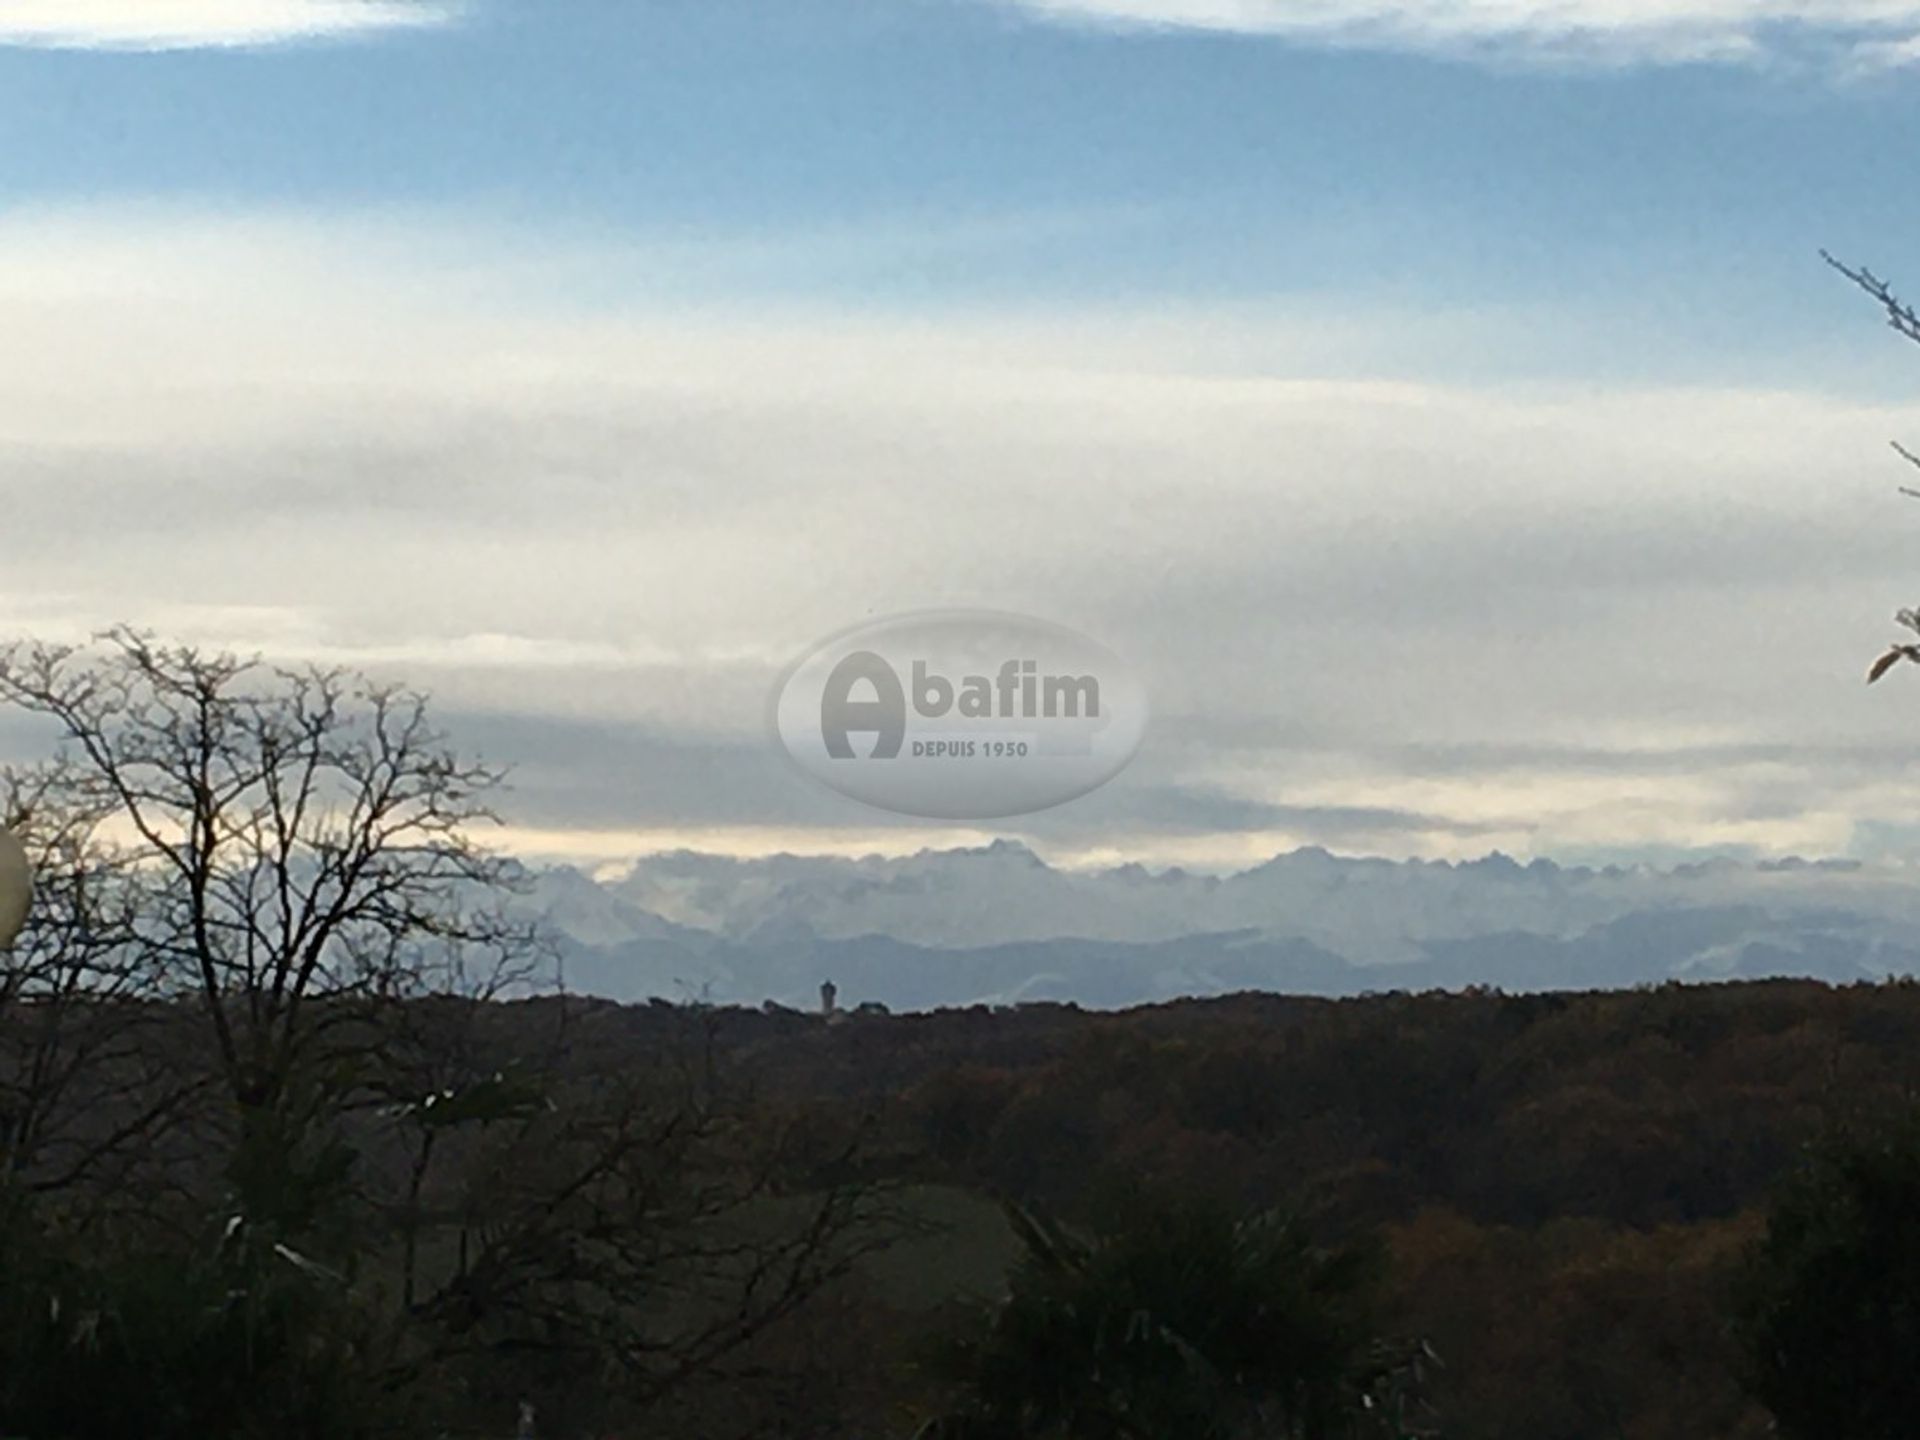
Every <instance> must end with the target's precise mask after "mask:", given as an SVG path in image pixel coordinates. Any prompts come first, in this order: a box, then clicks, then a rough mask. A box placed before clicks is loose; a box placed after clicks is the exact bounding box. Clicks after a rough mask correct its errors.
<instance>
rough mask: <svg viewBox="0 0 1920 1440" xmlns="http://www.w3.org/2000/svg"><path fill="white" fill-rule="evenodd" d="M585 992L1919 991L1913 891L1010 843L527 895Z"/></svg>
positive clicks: (679, 861) (1894, 882) (1676, 872)
mask: <svg viewBox="0 0 1920 1440" xmlns="http://www.w3.org/2000/svg"><path fill="white" fill-rule="evenodd" d="M528 878H529V880H530V882H531V886H530V889H529V891H528V893H527V894H526V895H525V896H524V897H523V898H522V900H521V901H520V902H519V903H521V904H522V905H525V906H527V907H529V908H530V910H531V911H532V912H533V913H535V914H537V915H539V916H540V917H542V918H543V919H544V920H545V921H546V923H547V925H548V927H549V928H550V930H551V931H552V933H553V934H554V936H555V937H556V939H557V941H558V942H559V943H560V945H561V948H562V952H563V954H564V956H565V959H566V963H567V978H568V983H569V984H570V985H571V986H572V987H573V988H574V989H577V990H581V991H585V992H588V993H592V994H598V995H605V996H608V997H610V998H615V999H621V1000H641V999H646V998H649V997H652V996H660V997H663V998H667V999H675V1000H683V999H688V998H705V999H708V1000H711V1001H713V1002H715V1003H723V1004H750V1005H757V1004H760V1003H762V1002H764V1001H768V1000H772V1001H775V1002H778V1003H780V1004H785V1005H791V1006H795V1007H805V1008H812V1007H813V1006H814V1005H816V1004H817V996H818V987H819V985H820V982H821V981H822V980H826V979H831V980H833V981H834V982H835V983H836V985H837V986H838V987H839V990H840V994H841V996H842V999H843V1002H844V1003H848V1004H852V1003H857V1002H860V1001H868V1000H872V1001H878V1002H880V1003H882V1004H885V1005H887V1006H889V1007H891V1008H894V1009H903V1008H905V1009H919V1008H929V1007H934V1006H941V1005H965V1004H973V1003H982V1002H984V1003H1015V1002H1018V1001H1020V1000H1032V999H1048V1000H1071V1001H1075V1002H1077V1003H1079V1004H1082V1005H1086V1006H1091V1007H1117V1006H1124V1005H1132V1004H1143V1003H1149V1002H1153V1001H1157V1000H1163V999H1169V998H1173V997H1175V996H1180V995H1206V994H1218V993H1223V992H1228V991H1234V990H1247V989H1259V990H1282V991H1298V992H1303V993H1311V994H1352V993H1360V992H1362V991H1368V990H1395V989H1406V990H1420V989H1429V988H1436V987H1438V988H1460V987H1464V986H1466V985H1472V984H1483V985H1498V986H1500V987H1502V988H1505V989H1509V990H1537V989H1564V988H1574V989H1585V988H1611V987H1623V986H1631V985H1637V984H1646V983H1657V982H1660V981H1664V980H1669V979H1678V980H1711V979H1719V978H1731V977H1755V976H1764V975H1806V976H1813V977H1816V978H1822V979H1827V980H1832V981H1836V982H1844V981H1851V980H1866V979H1874V980H1877V979H1882V978H1884V977H1886V976H1888V975H1890V974H1909V973H1920V868H1910V867H1906V866H1897V865H1867V864H1862V863H1858V862H1853V861H1800V860H1783V861H1769V862H1749V861H1737V860H1721V859H1716V860H1709V861H1703V862H1700V863H1695V864H1686V865H1680V866H1676V867H1673V868H1669V869H1655V868H1648V867H1608V868H1604V869H1591V868H1584V867H1562V866H1558V865H1555V864H1553V863H1551V862H1548V861H1535V862H1533V863H1532V864H1527V865H1522V864H1519V863H1517V862H1515V861H1513V860H1511V859H1508V858H1507V857H1505V856H1502V855H1497V854H1496V855H1491V856H1488V857H1487V858H1485V859H1482V860H1476V861H1468V862H1462V863H1450V862H1444V861H1437V862H1436V861H1418V860H1414V861H1390V860H1377V859H1357V858H1345V857H1339V856H1334V855H1330V854H1328V853H1327V852H1326V851H1324V850H1317V849H1309V850H1298V851H1294V852H1293V853H1291V854H1287V855H1281V856H1277V857H1275V858H1274V859H1272V860H1270V861H1268V862H1266V863H1265V864H1262V865H1259V866H1256V867H1254V868H1253V869H1250V870H1245V871H1242V872H1239V873H1237V874H1233V875H1226V876H1220V875H1209V874H1198V873H1193V872H1188V871H1183V870H1177V869H1175V870H1167V871H1148V870H1145V869H1143V868H1141V867H1139V866H1132V865H1129V866H1122V867H1119V868H1116V869H1110V870H1102V871H1071V870H1062V869H1056V868H1054V867H1052V866H1050V865H1048V864H1047V863H1046V862H1045V861H1043V860H1042V859H1040V858H1039V857H1038V856H1036V855H1035V854H1033V853H1032V852H1031V851H1029V850H1027V849H1026V848H1024V847H1023V846H1020V845H1018V844H1014V843H1011V842H1007V841H1001V842H997V843H995V844H993V845H989V846H986V847H984V848H980V849H969V850H948V851H923V852H921V853H919V854H916V855H912V856H906V857H901V858H887V857H879V856H874V857H867V858H862V859H841V858H833V857H819V856H791V855H780V856H774V857H770V858H766V859H735V858H731V857H727V856H719V855H708V854H697V853H692V852H677V853H671V854H664V855H656V856H650V857H646V858H644V859H642V860H640V861H638V862H636V863H635V865H634V866H633V867H632V869H631V871H630V872H629V873H628V874H626V875H624V876H622V877H620V878H618V879H614V880H606V881H597V880H595V879H593V878H591V877H590V876H588V875H586V874H584V873H582V872H580V871H578V870H573V869H567V868H564V867H562V868H553V869H545V870H540V871H537V872H532V873H531V874H530V875H529V876H528Z"/></svg>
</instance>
